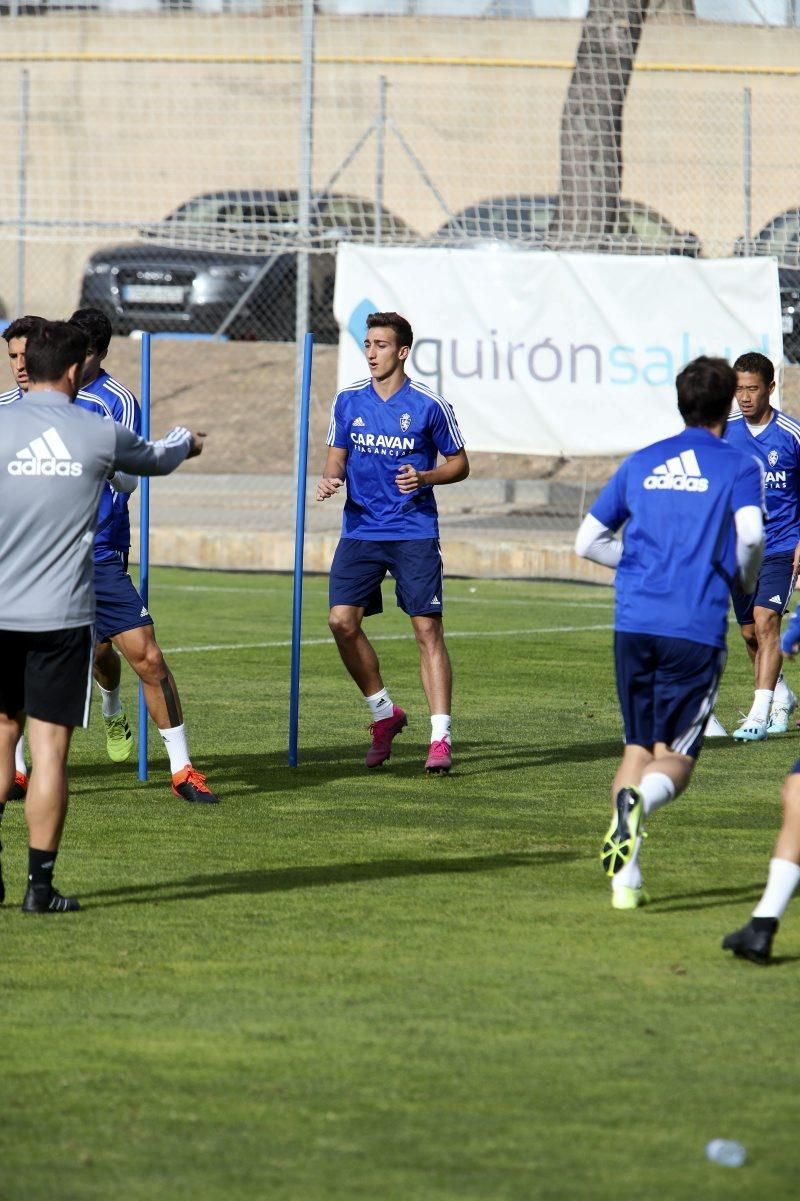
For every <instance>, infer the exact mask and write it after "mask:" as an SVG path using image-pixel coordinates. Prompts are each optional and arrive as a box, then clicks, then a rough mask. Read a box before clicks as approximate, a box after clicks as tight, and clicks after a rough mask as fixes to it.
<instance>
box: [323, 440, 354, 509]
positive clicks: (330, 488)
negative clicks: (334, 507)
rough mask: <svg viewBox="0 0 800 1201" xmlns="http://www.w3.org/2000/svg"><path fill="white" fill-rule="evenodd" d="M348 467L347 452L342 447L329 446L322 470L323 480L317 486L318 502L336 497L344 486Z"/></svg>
mask: <svg viewBox="0 0 800 1201" xmlns="http://www.w3.org/2000/svg"><path fill="white" fill-rule="evenodd" d="M346 467H347V450H346V449H345V448H343V447H341V446H329V447H328V453H327V455H326V456H325V466H324V467H323V469H322V479H321V480H320V481H319V483H318V484H317V500H327V499H328V497H329V496H335V494H336V493H337V492H338V491H339V489H340V488H341V487H342V485H343V484H344V477H345V470H346Z"/></svg>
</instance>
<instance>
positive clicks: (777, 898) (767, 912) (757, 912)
mask: <svg viewBox="0 0 800 1201" xmlns="http://www.w3.org/2000/svg"><path fill="white" fill-rule="evenodd" d="M798 881H800V867H798V865H797V864H796V863H792V862H791V861H790V860H789V859H770V861H769V875H768V876H767V887H766V888H765V889H764V895H763V896H762V898H761V900H760V901H759V902H758V904H757V905H756V907H755V909H754V910H753V917H777V918H782V917H783V915H784V913H785V912H786V906H787V905H788V904H789V902H790V901H791V899H792V893H793V892H794V890H795V889H796V888H797V884H798Z"/></svg>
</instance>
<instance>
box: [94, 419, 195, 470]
mask: <svg viewBox="0 0 800 1201" xmlns="http://www.w3.org/2000/svg"><path fill="white" fill-rule="evenodd" d="M114 433H115V435H116V447H115V450H114V463H113V466H114V467H115V468H117V469H118V470H119V469H120V468H121V469H122V470H123V471H129V472H132V473H133V474H134V475H169V473H170V472H171V471H174V470H175V468H176V467H180V465H181V463H182V462H183V461H184V459H185V458H186V456H187V455H188V454H189V451H190V450H191V449H192V435H191V433H190V432H189V430H187V429H184V427H183V426H182V425H178V426H176V427H175V428H174V429H171V430H170V431H169V433H168V434H165V435H164V437H163V438H160V439H159V441H158V442H145V440H144V438H140V437H139V436H138V435H137V434H134V433H133V431H132V430H129V429H126V427H125V426H124V425H120V424H119V422H116V423H115V425H114Z"/></svg>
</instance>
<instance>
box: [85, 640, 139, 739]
mask: <svg viewBox="0 0 800 1201" xmlns="http://www.w3.org/2000/svg"><path fill="white" fill-rule="evenodd" d="M94 679H95V683H96V684H97V687H98V688H99V689H100V694H101V696H102V698H103V723H104V725H105V727H106V752H107V753H108V757H109V759H110V760H111V761H112V763H124V762H125V760H126V759H130V757H131V755H132V754H133V734H132V733H131V728H130V725H129V724H128V715H127V713H126V712H125V710H124V709H123V707H122V701H121V699H120V683H121V680H122V661H121V659H120V657H119V655H118V654H117V652H116V651H115V650H114V647H113V646H112V644H111V643H110V642H98V643H97V646H96V648H95V656H94Z"/></svg>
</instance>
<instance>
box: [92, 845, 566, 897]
mask: <svg viewBox="0 0 800 1201" xmlns="http://www.w3.org/2000/svg"><path fill="white" fill-rule="evenodd" d="M581 858H584V856H582V855H579V854H576V852H574V851H559V850H542V851H520V852H509V853H506V854H504V855H471V856H462V857H455V856H454V857H452V858H437V859H375V860H370V861H367V862H365V863H321V864H309V865H304V866H298V867H281V868H275V869H273V870H269V869H264V870H263V871H253V870H248V871H243V872H220V873H219V874H217V875H202V876H189V877H187V878H186V879H184V880H164V881H163V882H158V883H148V884H130V885H121V886H120V887H119V888H107V889H98V890H97V891H96V892H89V893H82V894H81V901H82V902H83V900H84V898H85V899H86V900H94V901H99V902H100V905H101V906H102V908H108V907H110V906H112V905H131V904H133V905H149V904H152V903H154V902H158V903H163V902H167V901H185V900H198V899H200V898H203V897H216V896H222V895H235V894H237V893H243V894H245V895H248V896H254V895H259V894H262V893H270V892H291V891H292V890H294V889H297V888H318V887H330V886H331V885H336V884H360V883H371V882H373V881H375V880H395V879H400V878H404V877H411V876H433V875H441V874H448V873H465V872H490V871H503V870H506V869H508V868H513V867H529V868H531V867H534V868H535V867H546V866H548V865H549V864H554V863H558V864H561V863H569V862H570V861H572V860H576V859H581Z"/></svg>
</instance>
